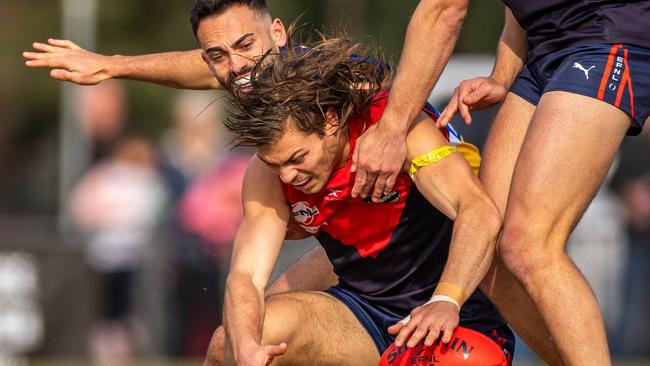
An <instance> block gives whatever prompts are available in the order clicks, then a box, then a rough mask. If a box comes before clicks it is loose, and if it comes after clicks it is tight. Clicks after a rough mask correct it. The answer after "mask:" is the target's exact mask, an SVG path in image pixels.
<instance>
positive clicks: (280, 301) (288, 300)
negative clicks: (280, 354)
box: [262, 292, 309, 344]
mask: <svg viewBox="0 0 650 366" xmlns="http://www.w3.org/2000/svg"><path fill="white" fill-rule="evenodd" d="M308 307H309V306H308V304H306V302H305V299H304V298H303V297H302V296H301V295H300V293H295V292H284V293H281V294H276V295H271V296H269V297H268V298H267V299H266V314H265V316H264V328H263V333H262V341H263V342H264V343H266V344H279V343H281V342H286V343H287V344H289V343H290V342H292V340H293V339H294V338H295V337H296V335H297V333H298V332H299V330H300V327H299V324H300V322H301V321H302V320H301V319H302V318H303V317H302V315H303V314H304V310H305V309H306V308H308Z"/></svg>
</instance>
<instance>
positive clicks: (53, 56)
mask: <svg viewBox="0 0 650 366" xmlns="http://www.w3.org/2000/svg"><path fill="white" fill-rule="evenodd" d="M33 47H34V50H35V51H36V52H35V51H31V52H24V53H23V57H24V58H25V60H26V61H25V65H27V66H28V67H44V68H49V69H51V71H50V75H51V76H52V77H53V78H55V79H58V80H65V81H70V82H73V83H77V84H83V85H93V84H97V83H99V82H101V81H103V80H106V79H111V78H115V79H131V80H140V81H147V82H151V83H155V84H160V85H165V86H170V87H174V88H184V89H218V88H220V86H219V83H218V81H217V79H215V78H214V76H212V74H211V73H210V71H209V69H208V67H207V66H206V64H205V62H204V61H203V60H202V58H201V50H198V49H197V50H192V51H178V52H164V53H154V54H148V55H140V56H122V55H115V56H107V55H102V54H98V53H94V52H91V51H88V50H86V49H83V48H81V47H79V46H78V45H76V44H75V43H73V42H71V41H67V40H56V39H50V40H48V43H47V44H45V43H40V42H35V43H34V44H33Z"/></svg>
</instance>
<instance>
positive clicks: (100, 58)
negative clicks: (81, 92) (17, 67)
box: [23, 39, 111, 85]
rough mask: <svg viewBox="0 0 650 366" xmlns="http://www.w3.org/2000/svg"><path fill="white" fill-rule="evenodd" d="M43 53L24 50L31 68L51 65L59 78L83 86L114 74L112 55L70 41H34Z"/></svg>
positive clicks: (52, 75)
mask: <svg viewBox="0 0 650 366" xmlns="http://www.w3.org/2000/svg"><path fill="white" fill-rule="evenodd" d="M32 47H34V49H35V50H36V51H40V52H23V58H25V60H26V61H25V65H26V66H28V67H49V68H50V69H52V71H50V76H51V77H53V78H54V79H57V80H64V81H71V82H73V83H76V84H81V85H95V84H97V83H99V82H101V81H103V80H106V79H109V78H110V77H111V76H110V75H109V74H108V72H107V69H106V67H107V65H108V63H109V61H110V56H105V55H100V54H98V53H94V52H90V51H88V50H85V49H83V48H81V47H79V46H77V45H76V44H75V43H73V42H71V41H68V40H60V39H48V41H47V44H45V43H40V42H34V43H33V44H32Z"/></svg>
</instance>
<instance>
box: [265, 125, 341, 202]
mask: <svg viewBox="0 0 650 366" xmlns="http://www.w3.org/2000/svg"><path fill="white" fill-rule="evenodd" d="M293 126H294V124H293V123H292V122H291V121H289V123H288V124H287V128H286V129H285V133H284V134H283V135H282V136H281V137H280V139H278V141H276V142H274V143H271V144H268V145H264V146H261V147H259V148H257V156H258V157H259V158H260V159H261V160H262V161H263V162H265V163H266V165H267V166H269V167H270V168H271V169H272V170H273V171H274V172H275V173H277V174H278V175H279V176H280V179H282V181H283V182H284V183H286V184H291V185H293V186H294V187H295V188H296V189H299V190H301V191H303V192H304V193H307V194H313V193H317V192H320V191H321V190H322V189H323V188H324V187H325V184H326V183H327V181H328V180H329V178H330V175H331V174H332V171H333V170H334V169H336V168H337V167H340V165H341V164H342V163H344V162H345V160H346V158H347V156H348V152H349V144H348V143H347V140H348V139H347V132H345V131H341V130H339V129H338V128H336V127H331V128H329V129H327V130H326V135H325V136H324V137H323V136H320V135H318V134H316V133H312V134H307V133H304V132H301V131H298V130H297V129H296V128H295V127H293Z"/></svg>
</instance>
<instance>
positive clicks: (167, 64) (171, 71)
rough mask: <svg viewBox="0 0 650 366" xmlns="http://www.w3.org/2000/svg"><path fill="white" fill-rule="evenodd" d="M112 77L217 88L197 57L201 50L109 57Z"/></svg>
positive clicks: (186, 86)
mask: <svg viewBox="0 0 650 366" xmlns="http://www.w3.org/2000/svg"><path fill="white" fill-rule="evenodd" d="M107 68H108V70H107V72H108V74H109V75H110V76H111V77H113V78H119V79H131V80H140V81H147V82H151V83H155V84H160V85H165V86H170V87H174V88H182V89H217V88H219V83H218V82H217V79H215V78H214V76H213V75H212V74H211V73H210V70H209V69H208V67H207V65H206V64H205V62H204V61H203V59H202V58H201V50H192V51H178V52H165V53H155V54H149V55H140V56H121V55H116V56H112V57H110V62H109V63H108V65H107Z"/></svg>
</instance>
